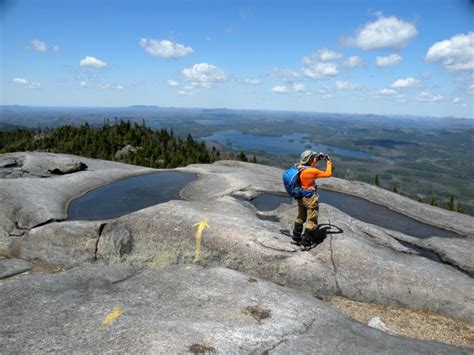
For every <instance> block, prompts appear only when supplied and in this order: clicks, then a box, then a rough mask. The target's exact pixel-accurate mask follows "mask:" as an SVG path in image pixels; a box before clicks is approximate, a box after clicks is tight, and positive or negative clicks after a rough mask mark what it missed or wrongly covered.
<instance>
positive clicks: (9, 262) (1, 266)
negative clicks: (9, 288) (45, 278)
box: [0, 257, 32, 279]
mask: <svg viewBox="0 0 474 355" xmlns="http://www.w3.org/2000/svg"><path fill="white" fill-rule="evenodd" d="M31 268H32V265H31V264H30V263H29V262H27V261H25V260H21V259H7V258H3V257H0V279H4V278H6V277H10V276H14V275H17V274H21V273H22V272H25V271H29V270H31Z"/></svg>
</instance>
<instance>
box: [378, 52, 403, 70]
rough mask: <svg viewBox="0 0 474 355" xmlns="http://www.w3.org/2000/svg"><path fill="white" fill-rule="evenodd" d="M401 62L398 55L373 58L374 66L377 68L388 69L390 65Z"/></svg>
mask: <svg viewBox="0 0 474 355" xmlns="http://www.w3.org/2000/svg"><path fill="white" fill-rule="evenodd" d="M401 61H402V57H400V56H399V55H398V54H390V55H388V56H386V57H377V58H375V65H376V66H378V67H379V68H383V67H389V66H391V65H395V64H398V63H400V62H401Z"/></svg>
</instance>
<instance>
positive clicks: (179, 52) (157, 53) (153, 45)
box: [140, 38, 194, 58]
mask: <svg viewBox="0 0 474 355" xmlns="http://www.w3.org/2000/svg"><path fill="white" fill-rule="evenodd" d="M140 47H142V48H143V49H145V51H146V52H147V53H148V54H150V55H152V56H154V57H162V58H180V57H185V56H187V55H190V54H193V53H194V51H193V49H192V48H191V47H186V46H184V45H183V44H179V43H175V42H172V41H168V40H166V39H165V40H158V39H147V38H140Z"/></svg>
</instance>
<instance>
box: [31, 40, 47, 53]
mask: <svg viewBox="0 0 474 355" xmlns="http://www.w3.org/2000/svg"><path fill="white" fill-rule="evenodd" d="M30 48H31V49H33V50H35V51H37V52H40V53H45V52H46V51H47V50H48V48H47V47H46V43H44V42H43V41H40V40H39V39H34V40H32V41H31V42H30Z"/></svg>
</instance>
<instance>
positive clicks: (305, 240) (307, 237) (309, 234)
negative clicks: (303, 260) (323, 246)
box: [301, 229, 316, 250]
mask: <svg viewBox="0 0 474 355" xmlns="http://www.w3.org/2000/svg"><path fill="white" fill-rule="evenodd" d="M315 234H316V230H308V229H305V231H304V233H303V236H302V238H301V245H302V248H305V249H306V250H308V249H307V248H308V247H311V245H313V242H314V238H315Z"/></svg>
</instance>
